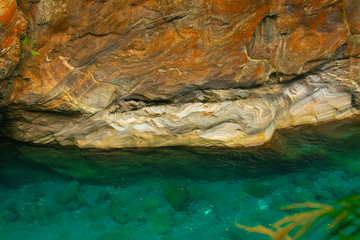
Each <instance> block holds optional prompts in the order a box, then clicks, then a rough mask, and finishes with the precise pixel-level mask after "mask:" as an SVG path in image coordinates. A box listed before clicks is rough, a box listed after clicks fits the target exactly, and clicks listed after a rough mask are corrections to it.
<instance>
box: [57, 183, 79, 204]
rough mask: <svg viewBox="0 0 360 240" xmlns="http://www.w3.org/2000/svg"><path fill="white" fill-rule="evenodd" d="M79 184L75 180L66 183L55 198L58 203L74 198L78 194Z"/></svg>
mask: <svg viewBox="0 0 360 240" xmlns="http://www.w3.org/2000/svg"><path fill="white" fill-rule="evenodd" d="M79 188H80V184H79V182H77V181H72V182H70V183H69V184H67V185H66V186H65V187H64V188H63V189H62V190H61V192H60V193H59V195H58V197H57V200H58V202H59V203H62V204H64V203H69V202H70V201H73V200H76V199H77V197H78V195H79Z"/></svg>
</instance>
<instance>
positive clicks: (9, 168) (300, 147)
mask: <svg viewBox="0 0 360 240" xmlns="http://www.w3.org/2000/svg"><path fill="white" fill-rule="evenodd" d="M358 126H360V125H359V120H356V119H352V120H347V121H342V122H336V123H327V124H323V125H319V126H317V127H316V128H314V127H299V128H296V129H292V130H283V131H279V132H277V133H276V135H275V137H274V139H273V140H272V141H271V142H270V143H268V144H266V145H265V146H261V147H257V148H247V149H214V148H211V149H204V148H200V149H196V148H181V147H174V148H157V149H128V150H116V151H94V150H79V149H59V148H53V147H51V148H50V147H40V146H30V145H25V144H19V143H14V142H11V141H9V140H5V139H2V140H1V142H0V148H1V155H0V190H1V191H0V201H1V204H0V239H99V240H101V239H141V240H142V239H264V238H263V236H261V235H259V236H257V235H251V236H250V235H248V234H247V233H246V232H243V231H242V230H240V229H236V228H235V227H234V225H233V221H238V222H241V223H243V224H246V225H255V224H258V223H261V224H266V223H271V222H273V221H274V220H277V219H279V218H280V217H282V216H283V213H282V212H280V211H278V208H279V207H281V206H285V205H288V204H291V203H295V202H303V201H320V202H323V203H328V202H332V201H334V200H335V199H337V198H340V197H344V196H346V195H348V194H352V193H358V190H357V189H359V187H360V176H359V171H360V162H359V157H360V151H359V150H360V148H359V144H360V143H359V141H358V140H359V127H358ZM309 234H311V238H310V239H320V236H321V235H322V234H323V233H322V230H321V229H320V230H317V231H315V232H310V233H309ZM308 237H309V236H308Z"/></svg>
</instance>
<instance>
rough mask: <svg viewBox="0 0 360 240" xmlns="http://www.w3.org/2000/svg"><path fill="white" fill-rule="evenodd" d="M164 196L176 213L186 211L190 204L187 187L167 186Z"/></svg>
mask: <svg viewBox="0 0 360 240" xmlns="http://www.w3.org/2000/svg"><path fill="white" fill-rule="evenodd" d="M164 195H165V198H166V199H167V200H168V201H169V203H170V204H171V206H172V207H173V208H174V209H175V211H184V210H185V209H186V208H187V204H189V200H190V199H189V194H188V191H187V189H186V188H185V187H182V186H178V185H167V186H165V189H164Z"/></svg>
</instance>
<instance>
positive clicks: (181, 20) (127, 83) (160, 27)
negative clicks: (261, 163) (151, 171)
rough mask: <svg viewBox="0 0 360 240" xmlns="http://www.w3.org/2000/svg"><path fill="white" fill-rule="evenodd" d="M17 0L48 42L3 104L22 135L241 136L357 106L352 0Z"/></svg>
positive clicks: (66, 140) (99, 144) (174, 141)
mask: <svg viewBox="0 0 360 240" xmlns="http://www.w3.org/2000/svg"><path fill="white" fill-rule="evenodd" d="M5 2H15V1H9V0H8V1H5ZM20 8H21V10H22V11H23V13H24V15H25V16H26V17H27V18H28V21H29V23H30V31H29V35H28V38H29V39H30V40H31V41H35V43H36V44H34V46H33V48H34V49H33V50H34V51H36V52H39V53H40V55H34V54H31V53H30V52H29V51H25V50H26V49H24V50H23V55H24V57H25V58H24V61H22V63H21V64H20V65H19V69H18V70H17V73H18V74H19V75H18V76H17V77H15V78H14V79H13V82H14V84H12V85H10V86H7V90H6V91H7V93H6V94H4V96H5V97H4V98H3V99H2V100H1V103H0V105H1V106H3V109H6V114H5V116H4V117H3V119H4V121H7V124H6V128H4V130H3V131H4V132H5V133H6V134H7V135H9V136H11V137H13V138H16V139H18V140H23V141H31V142H36V143H60V144H62V145H77V146H79V147H84V148H90V147H96V148H121V147H149V146H168V145H193V146H214V145H216V146H219V145H221V146H231V147H238V146H249V145H258V144H261V143H263V142H265V141H267V140H269V139H270V138H271V136H272V133H273V132H274V130H275V129H277V128H285V127H289V126H295V125H300V124H313V123H317V122H322V121H328V120H333V119H343V118H347V117H351V116H354V115H356V114H358V109H357V108H358V107H359V106H360V105H359V85H358V83H359V66H360V64H359V59H358V56H359V54H360V34H359V31H360V18H359V13H360V12H359V11H360V5H359V4H358V3H357V1H355V0H321V1H310V0H301V1H300V0H299V1H290V0H262V1H258V0H246V1H244V0H234V1H228V0H177V1H167V0H161V1H160V0H131V1H125V0H121V1H115V0H107V1H100V0H87V1H72V0H61V1H54V0H38V1H30V0H29V1H20ZM3 38H4V37H3V36H2V35H0V39H3ZM0 59H1V57H0ZM4 84H5V83H3V85H4ZM3 91H4V92H5V90H3Z"/></svg>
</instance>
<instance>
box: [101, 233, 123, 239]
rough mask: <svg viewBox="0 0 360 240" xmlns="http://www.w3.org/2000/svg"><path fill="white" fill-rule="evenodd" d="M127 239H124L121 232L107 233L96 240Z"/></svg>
mask: <svg viewBox="0 0 360 240" xmlns="http://www.w3.org/2000/svg"><path fill="white" fill-rule="evenodd" d="M126 239H128V238H124V234H123V233H122V232H118V233H108V234H104V235H102V236H100V237H98V238H97V239H96V240H126Z"/></svg>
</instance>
